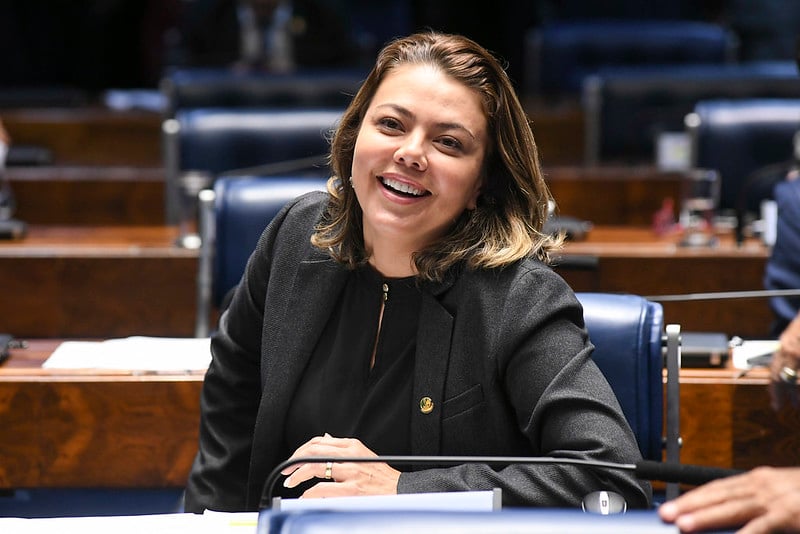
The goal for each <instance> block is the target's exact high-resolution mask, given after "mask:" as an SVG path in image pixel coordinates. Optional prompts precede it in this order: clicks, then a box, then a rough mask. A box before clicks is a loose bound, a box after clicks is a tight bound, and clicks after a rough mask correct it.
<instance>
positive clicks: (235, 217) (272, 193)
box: [195, 175, 327, 337]
mask: <svg viewBox="0 0 800 534" xmlns="http://www.w3.org/2000/svg"><path fill="white" fill-rule="evenodd" d="M326 181H327V180H326V178H320V177H310V176H297V175H294V176H269V177H263V176H235V177H234V176H230V177H222V178H220V179H218V180H217V181H216V183H215V184H214V189H213V191H211V190H208V191H204V192H203V193H201V197H200V209H201V215H200V217H201V248H200V260H199V262H198V276H197V318H196V323H195V334H196V335H197V336H198V337H203V336H206V335H208V333H209V329H210V327H209V319H210V314H211V311H212V310H213V309H217V310H218V309H219V308H220V306H221V305H222V303H223V300H224V298H225V296H226V295H227V294H228V292H229V291H230V290H231V289H233V288H234V287H235V286H236V284H238V283H239V279H240V278H241V277H242V274H243V273H244V269H245V265H246V264H247V260H248V258H249V257H250V254H251V253H252V252H253V250H254V249H255V247H256V243H257V242H258V238H259V237H260V236H261V233H262V232H263V231H264V229H265V228H266V227H267V225H268V224H269V222H270V221H271V220H272V218H273V217H274V216H275V215H276V214H277V213H278V212H279V211H280V210H281V208H283V207H284V206H285V205H286V204H287V203H288V202H289V201H290V200H292V199H294V198H296V197H298V196H300V195H302V194H304V193H307V192H309V191H325V184H326Z"/></svg>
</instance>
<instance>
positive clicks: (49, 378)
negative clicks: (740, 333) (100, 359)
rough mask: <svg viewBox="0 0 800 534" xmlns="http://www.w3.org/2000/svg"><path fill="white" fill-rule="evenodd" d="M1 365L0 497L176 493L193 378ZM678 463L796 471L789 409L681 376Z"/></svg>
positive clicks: (45, 345)
mask: <svg viewBox="0 0 800 534" xmlns="http://www.w3.org/2000/svg"><path fill="white" fill-rule="evenodd" d="M29 343H30V346H29V348H27V349H13V350H12V354H11V357H10V359H9V360H8V361H7V362H6V363H4V364H2V365H0V428H3V432H0V488H24V487H119V488H132V487H139V488H156V487H181V486H183V484H184V483H185V480H186V477H187V475H188V473H189V469H190V468H191V463H192V460H193V458H194V455H195V452H196V450H197V435H198V434H197V433H198V424H199V417H200V415H199V410H200V408H199V397H200V390H201V387H202V380H203V376H202V374H134V373H130V372H121V371H116V372H97V371H69V372H65V371H57V370H49V369H42V368H41V364H42V362H44V361H45V360H46V359H47V357H48V356H49V355H50V354H51V352H52V351H53V350H54V349H55V347H56V346H57V345H58V343H59V342H58V341H56V340H32V341H30V342H29ZM680 382H681V386H680V397H681V406H680V414H681V436H682V438H683V448H682V450H681V461H682V462H684V463H689V464H701V465H710V466H718V467H735V468H740V469H747V468H751V467H755V466H757V465H764V464H769V465H797V463H798V460H800V453H799V452H798V451H800V432H798V431H797V429H798V428H800V409H794V408H792V407H786V408H784V409H783V410H781V411H779V412H774V411H773V410H772V409H771V408H770V406H769V397H768V394H767V383H768V379H767V374H766V372H765V370H762V369H756V370H752V371H750V372H749V373H747V374H746V375H744V376H742V374H741V373H740V372H739V371H737V370H734V369H682V370H681V380H680Z"/></svg>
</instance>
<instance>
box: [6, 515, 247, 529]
mask: <svg viewBox="0 0 800 534" xmlns="http://www.w3.org/2000/svg"><path fill="white" fill-rule="evenodd" d="M257 519H258V516H257V514H255V513H247V514H246V515H244V514H237V513H233V514H223V515H212V516H209V515H205V514H204V515H197V514H156V515H134V516H100V517H55V518H36V519H20V518H0V532H13V533H14V534H53V533H54V532H57V533H59V534H73V533H74V534H109V533H113V534H141V533H142V532H146V533H147V534H186V533H188V532H191V533H192V534H220V533H225V532H232V533H245V532H247V533H253V532H255V530H256V525H257Z"/></svg>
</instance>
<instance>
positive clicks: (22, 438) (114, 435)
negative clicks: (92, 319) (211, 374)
mask: <svg viewBox="0 0 800 534" xmlns="http://www.w3.org/2000/svg"><path fill="white" fill-rule="evenodd" d="M29 344H30V346H29V348H27V349H16V350H13V351H12V355H11V357H10V359H9V360H8V361H7V362H6V363H5V364H3V365H2V366H1V367H0V424H2V428H3V432H2V433H0V487H4V488H25V487H121V488H125V487H139V488H158V487H181V486H183V485H184V484H185V481H186V476H187V474H188V472H189V468H190V466H191V462H192V459H193V458H194V455H195V453H196V451H197V432H198V424H199V398H200V389H201V387H202V380H203V375H202V374H175V375H154V374H138V375H137V374H133V373H123V372H103V373H98V372H92V371H70V372H64V371H57V370H45V369H41V364H42V362H44V361H45V360H46V359H47V357H48V356H49V355H50V353H51V352H52V351H53V350H54V349H55V347H56V346H57V344H58V342H57V341H30V342H29Z"/></svg>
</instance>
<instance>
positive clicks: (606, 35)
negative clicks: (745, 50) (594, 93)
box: [524, 19, 737, 96]
mask: <svg viewBox="0 0 800 534" xmlns="http://www.w3.org/2000/svg"><path fill="white" fill-rule="evenodd" d="M524 49H525V51H524V61H525V66H524V67H525V81H524V86H525V88H526V90H525V91H526V93H528V94H537V95H546V96H564V95H567V96H577V95H579V94H580V91H581V88H582V84H583V79H584V78H585V77H586V76H588V75H590V74H593V73H595V72H596V71H597V70H598V69H600V68H603V67H612V66H617V67H621V66H635V65H637V66H652V65H674V64H687V63H704V64H708V63H725V62H730V61H733V60H734V59H735V56H736V50H737V41H736V38H735V36H734V35H733V33H732V32H730V31H728V30H727V29H726V28H724V27H722V26H719V25H715V24H707V23H701V22H694V21H685V20H633V19H597V20H582V21H563V22H553V23H550V24H546V25H543V26H540V27H535V28H533V29H531V30H530V31H529V32H528V33H527V34H526V36H525V44H524Z"/></svg>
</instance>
